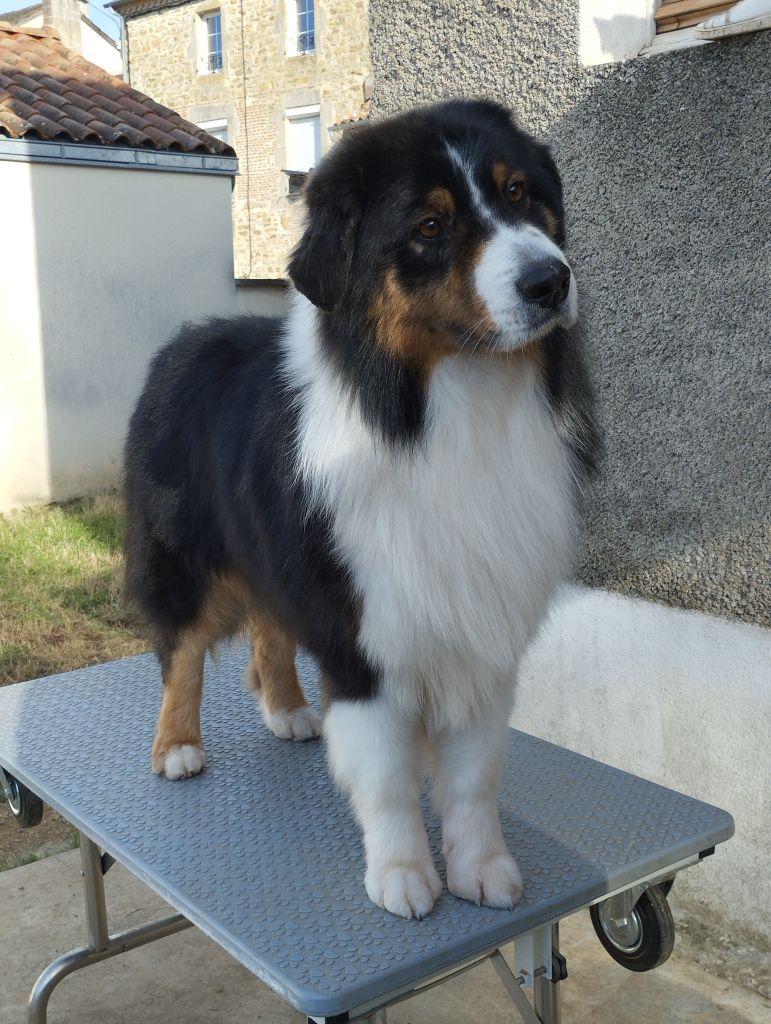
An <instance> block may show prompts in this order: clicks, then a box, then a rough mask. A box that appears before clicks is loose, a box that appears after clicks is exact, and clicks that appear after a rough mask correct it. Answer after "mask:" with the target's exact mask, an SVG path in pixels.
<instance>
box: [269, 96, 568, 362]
mask: <svg viewBox="0 0 771 1024" xmlns="http://www.w3.org/2000/svg"><path fill="white" fill-rule="evenodd" d="M305 198H306V203H307V209H308V214H307V221H306V227H305V232H304V235H303V237H302V239H301V240H300V243H299V245H298V246H297V248H296V249H295V251H294V253H293V255H292V258H291V261H290V264H289V274H290V277H291V278H292V281H293V282H294V284H295V286H296V288H297V289H298V291H300V292H302V293H303V294H304V295H305V296H307V298H309V299H310V300H311V302H313V303H314V304H315V305H316V306H318V307H319V308H320V309H321V310H324V311H326V312H327V313H332V312H336V313H339V314H342V315H345V314H351V315H353V316H355V318H356V321H357V322H361V320H362V318H364V319H366V321H367V322H368V323H369V324H370V325H371V328H372V331H373V334H374V338H375V340H376V342H377V343H378V344H379V345H381V346H383V347H384V348H385V349H386V350H387V351H388V352H389V353H390V354H391V355H393V356H394V357H395V358H397V359H400V360H406V361H408V362H411V363H415V364H421V363H425V362H431V361H433V360H434V359H435V358H437V357H439V356H441V355H442V354H447V353H449V352H452V351H458V350H462V349H467V350H469V351H471V350H474V349H480V350H485V351H486V352H489V351H490V350H493V351H511V350H513V349H518V348H522V347H524V346H526V345H528V344H529V343H531V342H533V341H535V340H537V339H538V338H540V337H542V336H544V335H545V334H547V333H548V332H549V331H550V330H552V329H553V328H555V327H558V326H566V325H570V324H571V323H573V321H574V320H575V317H576V305H577V303H576V286H575V282H574V279H573V275H572V272H571V270H570V267H569V265H568V263H567V261H566V259H565V257H564V255H563V253H562V251H561V249H560V246H561V245H562V243H563V242H564V239H565V234H564V226H563V207H562V187H561V183H560V178H559V174H558V173H557V169H556V167H555V165H554V161H553V160H552V158H551V156H550V154H549V151H548V149H547V148H546V147H545V146H543V145H540V144H539V143H537V142H535V141H534V140H533V139H532V138H531V137H530V136H529V135H527V134H526V133H525V132H523V131H521V130H520V129H519V128H517V127H516V125H515V124H514V122H513V121H512V118H511V116H510V115H509V113H508V112H507V111H506V110H505V109H504V108H503V107H501V106H499V105H497V104H495V103H490V102H486V101H453V102H447V103H441V104H438V105H436V106H432V107H424V108H419V109H416V110H413V111H410V112H408V113H406V114H401V115H399V116H397V117H393V118H390V119H388V120H383V121H380V122H375V123H373V124H370V125H364V126H361V127H358V128H354V129H350V130H349V131H348V133H347V135H346V137H345V138H344V139H343V140H342V141H341V142H339V143H338V144H337V145H336V146H335V147H334V148H333V149H332V151H331V152H330V153H329V154H328V155H327V156H326V157H325V158H324V160H323V161H322V162H321V164H320V165H319V167H318V168H317V169H316V170H314V171H313V172H312V173H311V175H310V178H309V181H308V184H307V186H306V195H305Z"/></svg>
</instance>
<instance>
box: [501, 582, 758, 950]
mask: <svg viewBox="0 0 771 1024" xmlns="http://www.w3.org/2000/svg"><path fill="white" fill-rule="evenodd" d="M512 724H513V725H515V726H516V727H517V728H520V729H524V730H525V731H526V732H530V733H534V734H536V735H538V736H541V737H543V738H544V739H547V740H551V741H552V742H554V743H559V744H561V745H562V746H565V747H570V748H571V749H573V750H577V751H579V752H580V753H582V754H586V755H588V756H590V757H595V758H597V759H598V760H600V761H605V762H606V763H609V764H613V765H615V766H616V767H618V768H622V769H624V770H625V771H629V772H632V773H634V774H635V775H641V776H643V777H645V778H648V779H651V780H653V781H654V782H658V783H661V784H662V785H665V786H670V787H671V788H673V789H678V790H680V791H681V792H683V793H688V794H689V795H690V796H694V797H697V798H698V799H700V800H705V801H707V802H708V803H712V804H716V805H717V806H719V807H722V808H724V809H725V810H727V811H729V812H730V813H731V814H732V815H733V817H734V820H735V822H736V834H735V836H734V837H733V838H732V839H731V840H730V841H729V842H727V843H725V844H723V845H722V846H720V847H718V849H717V852H716V854H715V856H714V857H710V858H708V859H707V860H705V861H703V862H702V863H701V864H700V865H699V866H698V867H693V868H689V869H688V870H687V871H684V872H682V874H681V875H680V877H679V878H678V882H677V892H678V894H680V895H683V896H686V897H689V898H691V899H693V900H695V901H697V902H700V903H708V904H709V906H710V912H711V913H712V914H713V915H714V914H715V912H717V914H719V915H721V916H722V918H723V920H725V921H729V922H731V921H732V922H735V923H738V924H739V925H743V926H749V927H751V928H752V929H754V930H755V931H759V932H761V933H762V934H763V935H764V936H765V937H766V938H771V919H769V916H768V915H767V914H759V913H758V907H765V906H768V905H769V903H771V881H769V877H768V871H767V870H765V867H764V865H765V864H766V863H767V861H768V851H769V849H770V848H771V759H770V758H769V751H770V750H771V631H769V630H766V629H763V628H761V627H759V626H750V625H745V624H743V623H736V622H727V621H724V620H722V619H717V618H714V617H712V616H709V615H704V614H702V613H700V612H687V611H681V610H679V609H674V608H667V607H665V606H663V605H658V604H651V603H648V602H647V601H642V600H639V599H635V598H629V597H625V596H622V595H619V594H610V593H608V592H606V591H602V590H590V589H587V588H583V587H568V588H566V589H565V591H564V592H563V593H562V595H561V596H560V599H559V601H557V602H556V604H555V606H554V608H553V611H552V614H551V616H550V618H549V619H548V621H547V622H546V623H545V624H544V626H543V628H542V630H541V632H540V635H539V637H538V639H537V640H536V642H535V643H534V644H533V645H532V647H531V649H530V651H529V652H528V656H527V658H526V659H525V662H524V664H523V667H522V671H521V674H520V682H519V688H518V691H517V702H516V705H515V708H514V715H513V717H512Z"/></svg>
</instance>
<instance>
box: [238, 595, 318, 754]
mask: <svg viewBox="0 0 771 1024" xmlns="http://www.w3.org/2000/svg"><path fill="white" fill-rule="evenodd" d="M249 631H250V633H251V635H252V659H251V661H250V663H249V668H248V670H247V682H248V684H249V686H250V687H251V688H252V689H253V690H254V692H255V693H256V694H257V695H258V696H259V697H260V700H261V703H262V716H263V718H264V719H265V724H266V725H267V727H268V728H269V729H270V730H271V732H272V733H274V734H275V735H276V736H278V737H279V739H282V740H310V739H315V737H317V736H320V735H321V720H320V718H319V716H318V715H317V714H316V712H315V711H314V710H313V708H311V707H310V706H309V705H308V702H307V701H306V699H305V694H304V693H303V691H302V688H301V687H300V681H299V680H298V678H297V669H296V668H295V656H296V654H297V644H296V642H295V640H294V639H293V638H292V637H290V636H289V635H288V634H287V633H286V632H284V630H283V629H281V627H280V626H278V625H277V624H276V623H275V622H273V621H272V620H271V619H269V618H267V617H262V616H254V615H253V616H252V618H251V621H250V624H249Z"/></svg>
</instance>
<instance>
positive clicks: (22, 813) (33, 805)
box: [0, 769, 43, 828]
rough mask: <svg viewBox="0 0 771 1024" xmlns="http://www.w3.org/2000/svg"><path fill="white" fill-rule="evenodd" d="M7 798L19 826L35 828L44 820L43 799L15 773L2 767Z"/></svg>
mask: <svg viewBox="0 0 771 1024" xmlns="http://www.w3.org/2000/svg"><path fill="white" fill-rule="evenodd" d="M0 774H1V775H2V778H1V779H0V781H1V782H2V784H3V791H4V792H5V798H6V800H7V801H8V806H9V807H10V808H11V814H12V815H13V816H14V818H15V819H16V824H17V825H18V826H19V828H34V827H35V825H39V824H40V822H41V821H42V820H43V801H42V800H41V799H40V797H39V796H37V794H35V793H33V792H32V791H31V790H29V789H27V787H26V786H25V785H24V784H23V783H21V782H19V780H18V779H16V778H14V777H13V775H9V774H8V773H7V772H4V771H2V769H0Z"/></svg>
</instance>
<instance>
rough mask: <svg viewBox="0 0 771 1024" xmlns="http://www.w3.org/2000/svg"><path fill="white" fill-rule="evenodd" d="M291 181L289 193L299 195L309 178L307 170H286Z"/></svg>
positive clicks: (285, 172)
mask: <svg viewBox="0 0 771 1024" xmlns="http://www.w3.org/2000/svg"><path fill="white" fill-rule="evenodd" d="M284 174H285V175H286V176H287V179H288V181H289V188H288V190H287V195H290V196H299V195H300V193H301V192H302V190H303V187H304V186H305V182H306V181H307V180H308V172H307V171H287V170H285V171H284Z"/></svg>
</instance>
